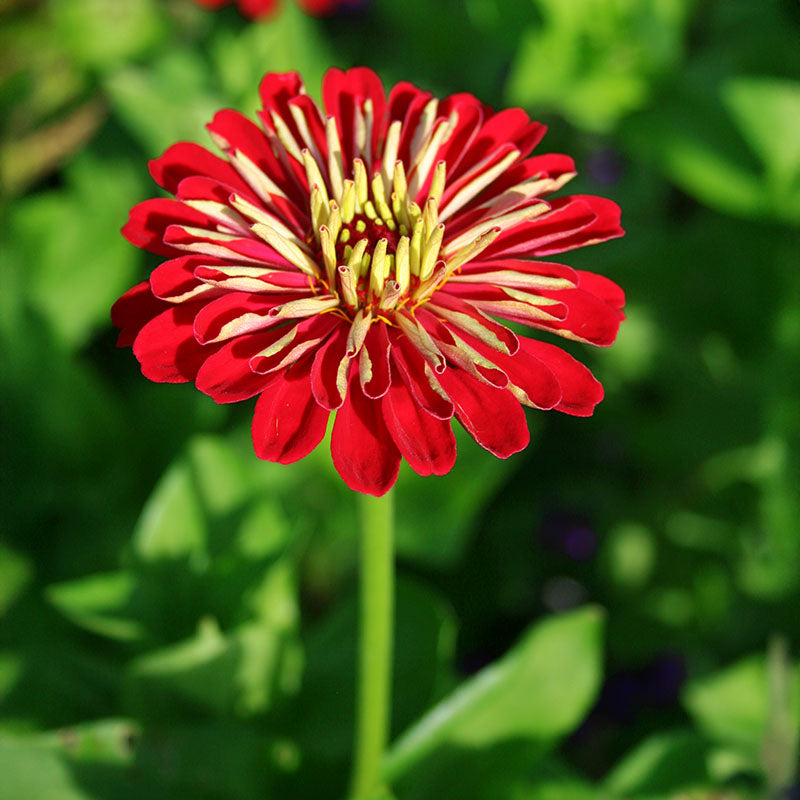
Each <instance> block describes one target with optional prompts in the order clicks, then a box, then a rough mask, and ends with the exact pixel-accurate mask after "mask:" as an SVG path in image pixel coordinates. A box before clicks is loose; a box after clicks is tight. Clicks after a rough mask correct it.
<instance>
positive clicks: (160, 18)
mask: <svg viewBox="0 0 800 800" xmlns="http://www.w3.org/2000/svg"><path fill="white" fill-rule="evenodd" d="M50 6H51V9H52V15H53V22H54V25H55V29H56V31H57V34H58V36H59V38H60V40H61V42H62V43H63V45H64V47H65V48H66V49H67V50H69V52H70V55H71V56H72V57H73V58H74V59H75V60H76V61H77V62H79V63H82V64H87V65H89V66H92V67H96V68H99V69H105V68H108V67H109V66H111V65H114V64H119V63H120V62H124V61H130V60H132V59H134V58H136V57H137V56H140V55H142V54H144V53H146V52H147V51H148V50H150V49H152V47H153V46H154V45H156V44H158V42H159V41H160V40H161V38H162V37H163V34H164V32H165V25H164V21H165V19H166V15H165V14H164V11H163V8H162V7H161V5H160V3H159V2H158V0H125V2H124V3H120V2H119V0H51V2H50Z"/></svg>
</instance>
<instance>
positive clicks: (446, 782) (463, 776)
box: [396, 740, 608, 800]
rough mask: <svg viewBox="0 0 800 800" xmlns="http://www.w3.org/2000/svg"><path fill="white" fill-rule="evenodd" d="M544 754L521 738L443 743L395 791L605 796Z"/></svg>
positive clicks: (489, 796) (409, 797)
mask: <svg viewBox="0 0 800 800" xmlns="http://www.w3.org/2000/svg"><path fill="white" fill-rule="evenodd" d="M542 756H543V748H542V745H541V744H536V743H534V742H529V741H527V742H526V741H519V740H517V741H511V742H504V743H502V744H496V745H493V746H491V747H484V748H481V749H480V750H475V749H473V748H464V747H445V748H441V749H440V750H438V751H437V753H436V758H431V759H428V760H427V761H426V762H425V763H424V764H422V765H421V767H420V768H418V769H415V770H412V772H411V773H410V774H409V775H407V776H404V777H403V778H402V779H401V780H400V782H399V783H398V784H397V786H396V790H397V792H398V794H399V796H400V797H402V798H403V800H427V798H431V797H435V798H436V800H463V798H466V797H469V798H473V797H474V798H480V800H608V798H607V794H606V793H605V792H604V791H603V790H602V789H599V788H595V787H593V786H591V785H590V784H589V783H587V782H586V781H585V780H583V779H581V778H580V777H578V776H577V775H574V774H572V773H571V772H570V771H569V770H567V769H565V768H564V767H563V766H562V765H561V764H559V763H558V762H557V761H554V760H552V759H550V758H543V757H542Z"/></svg>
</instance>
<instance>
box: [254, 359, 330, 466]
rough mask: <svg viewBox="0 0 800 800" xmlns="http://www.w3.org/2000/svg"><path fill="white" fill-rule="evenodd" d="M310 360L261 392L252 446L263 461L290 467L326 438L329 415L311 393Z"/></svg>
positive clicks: (290, 369) (281, 375) (287, 372)
mask: <svg viewBox="0 0 800 800" xmlns="http://www.w3.org/2000/svg"><path fill="white" fill-rule="evenodd" d="M310 366H311V362H310V359H308V358H306V359H304V360H303V361H300V362H298V363H295V364H293V365H292V366H291V367H289V369H287V370H285V371H284V372H282V373H280V374H279V375H278V377H277V378H276V379H275V380H274V381H272V382H271V383H270V384H269V385H268V386H267V387H266V388H265V389H264V391H262V393H261V396H260V397H259V398H258V402H257V403H256V409H255V413H254V414H253V427H252V433H253V447H254V449H255V451H256V455H257V456H258V457H259V458H263V459H265V460H266V461H277V462H278V463H279V464H291V463H293V462H295V461H299V460H300V459H301V458H305V456H307V455H308V454H309V453H310V452H311V451H312V450H313V449H314V448H315V447H316V446H317V445H318V444H319V443H320V442H321V441H322V437H323V436H325V429H326V428H327V426H328V416H329V415H330V412H329V411H327V410H326V409H324V408H321V407H320V406H318V405H317V402H316V401H315V400H314V397H313V395H312V394H311V387H310V386H309V380H308V374H309V369H310Z"/></svg>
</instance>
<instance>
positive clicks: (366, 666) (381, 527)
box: [351, 491, 394, 800]
mask: <svg viewBox="0 0 800 800" xmlns="http://www.w3.org/2000/svg"><path fill="white" fill-rule="evenodd" d="M360 500H361V545H360V549H361V592H360V594H361V597H360V608H361V614H360V625H361V635H360V647H359V674H358V684H357V692H358V697H357V709H356V712H357V717H356V739H355V763H354V767H353V780H352V786H351V793H352V797H353V798H354V800H355V798H359V800H361V799H362V798H363V799H364V800H366V799H368V798H370V797H372V796H374V795H377V793H378V789H379V787H380V780H381V761H382V759H383V754H384V751H385V749H386V744H387V741H388V738H389V716H390V706H391V696H392V639H393V632H394V499H393V493H392V492H391V491H389V492H387V493H386V494H385V495H384V496H383V497H372V496H370V495H361V498H360Z"/></svg>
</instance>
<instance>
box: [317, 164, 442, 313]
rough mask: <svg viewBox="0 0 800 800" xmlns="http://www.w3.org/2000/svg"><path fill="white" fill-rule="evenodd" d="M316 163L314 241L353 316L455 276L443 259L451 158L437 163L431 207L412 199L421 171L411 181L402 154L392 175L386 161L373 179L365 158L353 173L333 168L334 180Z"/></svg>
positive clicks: (419, 298) (423, 293)
mask: <svg viewBox="0 0 800 800" xmlns="http://www.w3.org/2000/svg"><path fill="white" fill-rule="evenodd" d="M304 155H305V154H304ZM314 167H316V162H315V161H314V160H313V159H312V158H311V157H310V156H309V157H308V158H306V171H307V173H308V178H309V184H310V185H311V187H312V189H311V201H310V205H311V219H312V229H311V231H310V232H309V236H308V241H309V244H310V245H311V246H312V247H313V245H314V244H316V245H317V247H316V250H315V256H316V260H317V262H318V263H319V264H320V266H321V267H322V268H323V269H324V274H325V277H324V283H325V285H326V287H327V288H328V290H329V291H330V292H331V293H335V294H338V296H339V297H340V299H341V307H342V308H343V309H344V310H345V311H346V312H347V313H348V314H349V315H355V314H356V313H357V312H358V311H359V310H361V309H364V311H369V312H373V313H374V314H381V315H383V316H388V315H391V313H392V312H393V311H394V310H395V309H397V308H399V307H401V306H403V305H405V304H406V303H408V302H409V301H413V303H414V304H418V303H420V302H423V301H424V300H425V299H426V298H427V297H428V296H429V295H430V294H431V293H432V292H433V290H434V289H435V287H436V286H437V285H439V284H440V283H441V282H442V280H444V279H446V277H447V274H446V273H447V268H446V266H445V263H444V261H440V260H439V251H440V249H441V245H442V237H443V235H444V225H442V224H441V223H440V222H439V200H440V199H441V196H442V192H443V190H444V181H445V164H444V162H443V161H442V162H439V164H437V165H436V168H435V169H434V170H433V175H432V178H431V182H430V188H429V191H428V196H427V200H426V201H425V205H424V208H420V207H419V205H418V204H417V203H416V202H414V200H412V199H411V193H412V192H415V193H416V190H417V189H418V187H415V185H414V181H413V178H412V184H411V186H409V184H408V182H407V181H406V175H405V170H404V167H403V164H402V162H401V161H396V162H395V164H394V168H393V171H392V173H391V174H388V172H387V171H386V165H385V164H384V170H383V171H381V172H376V174H375V175H374V176H373V177H372V179H371V180H369V179H368V177H367V171H366V168H365V166H364V162H363V161H362V160H361V159H355V160H354V161H353V171H352V174H353V178H352V179H342V178H341V173H339V175H338V176H337V175H336V174H331V176H330V182H329V183H328V182H325V181H324V180H323V178H322V175H321V174H319V172H318V169H317V170H315V169H314ZM331 172H332V173H333V172H334V170H331ZM329 190H330V192H331V194H333V195H334V198H331V197H330V196H329V194H328V192H329ZM336 198H338V200H337V199H336Z"/></svg>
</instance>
